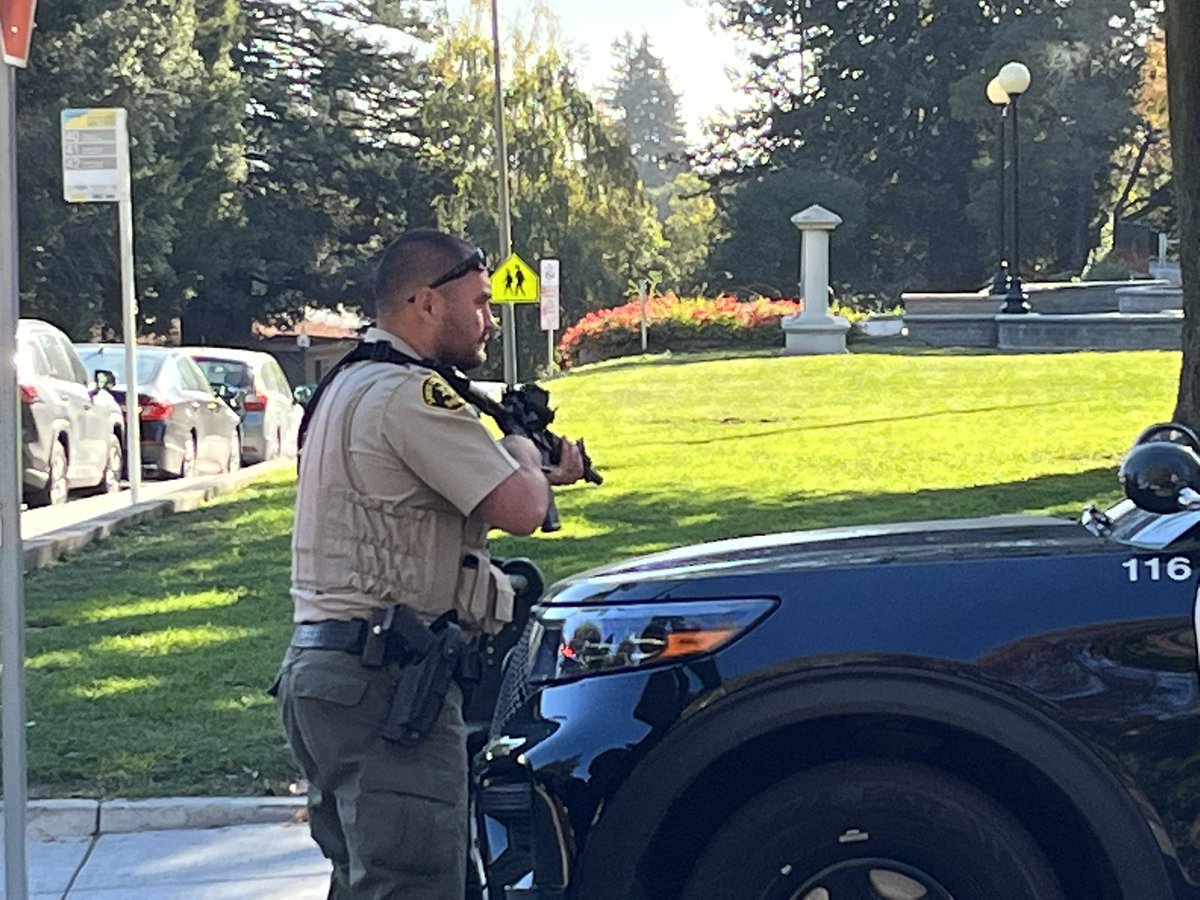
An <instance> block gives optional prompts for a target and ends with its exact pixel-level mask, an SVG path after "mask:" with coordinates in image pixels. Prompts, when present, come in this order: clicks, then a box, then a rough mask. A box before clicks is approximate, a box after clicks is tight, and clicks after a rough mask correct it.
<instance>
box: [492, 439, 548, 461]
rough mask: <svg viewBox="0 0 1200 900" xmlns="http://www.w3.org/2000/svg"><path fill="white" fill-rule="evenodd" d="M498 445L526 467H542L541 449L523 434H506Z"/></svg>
mask: <svg viewBox="0 0 1200 900" xmlns="http://www.w3.org/2000/svg"><path fill="white" fill-rule="evenodd" d="M500 446H501V447H503V448H504V449H505V450H507V451H508V453H509V455H510V456H511V457H512V458H513V459H515V460H516V461H517V462H518V463H520V464H521V465H522V466H525V467H526V468H530V469H540V468H541V467H542V451H541V450H539V449H538V446H537V444H535V443H534V442H533V441H531V440H530V439H529V438H527V437H525V435H523V434H506V435H505V436H504V437H502V438H501V439H500Z"/></svg>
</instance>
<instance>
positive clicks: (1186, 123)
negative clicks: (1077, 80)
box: [1166, 0, 1200, 428]
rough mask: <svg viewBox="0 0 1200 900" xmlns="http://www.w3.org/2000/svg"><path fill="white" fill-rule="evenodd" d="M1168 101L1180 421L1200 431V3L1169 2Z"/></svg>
mask: <svg viewBox="0 0 1200 900" xmlns="http://www.w3.org/2000/svg"><path fill="white" fill-rule="evenodd" d="M1166 23H1167V102H1168V104H1169V108H1170V114H1171V165H1172V169H1173V171H1174V184H1175V204H1176V206H1177V209H1178V214H1179V262H1180V266H1181V269H1182V271H1183V365H1182V367H1181V369H1180V372H1179V395H1178V399H1177V400H1176V403H1175V419H1176V420H1177V421H1180V422H1183V423H1185V424H1187V425H1190V426H1191V427H1192V428H1200V3H1197V2H1196V0H1167V16H1166Z"/></svg>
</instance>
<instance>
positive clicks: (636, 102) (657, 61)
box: [605, 32, 686, 208]
mask: <svg viewBox="0 0 1200 900" xmlns="http://www.w3.org/2000/svg"><path fill="white" fill-rule="evenodd" d="M605 99H606V103H607V105H608V107H609V108H610V109H611V110H612V111H613V112H614V113H616V115H617V120H618V121H619V122H620V124H621V127H622V128H623V129H624V131H625V136H626V139H627V140H628V141H629V147H630V149H631V150H632V151H633V160H634V165H635V166H636V167H637V173H638V176H639V177H640V178H641V179H642V184H644V185H645V186H646V187H647V188H649V189H650V190H651V191H654V190H656V189H657V188H661V187H663V186H664V185H666V184H667V183H668V182H669V181H671V179H673V178H674V177H675V176H676V175H678V174H679V173H680V172H683V171H685V169H686V165H685V160H684V153H685V150H686V148H685V144H684V132H683V123H682V121H681V120H680V118H679V95H678V94H676V93H675V90H674V89H673V88H672V87H671V79H670V77H669V76H668V75H667V70H666V66H664V65H663V61H662V58H661V57H659V56H658V55H657V54H655V52H654V51H653V50H652V49H651V47H650V38H649V37H648V36H647V35H646V33H645V32H643V33H642V36H641V37H640V38H638V39H635V38H634V37H633V36H632V35H631V34H630V33H629V32H626V33H625V35H624V36H623V37H622V38H621V39H620V40H617V41H615V42H613V70H612V83H611V86H610V88H609V90H608V96H607V97H606V98H605ZM663 206H664V208H665V203H664V204H663Z"/></svg>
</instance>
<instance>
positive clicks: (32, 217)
mask: <svg viewBox="0 0 1200 900" xmlns="http://www.w3.org/2000/svg"><path fill="white" fill-rule="evenodd" d="M238 28H239V23H238V16H237V10H236V7H234V6H232V5H230V4H226V3H219V2H215V0H203V2H201V3H200V4H199V5H197V3H196V2H194V0H174V2H168V0H138V2H132V0H130V2H98V0H84V2H61V3H54V4H43V5H42V8H41V9H39V10H38V35H37V39H36V45H37V61H36V66H35V67H33V68H31V69H30V70H29V71H28V72H23V73H21V76H20V78H19V79H18V126H17V129H18V133H17V153H18V161H19V166H18V171H19V179H20V183H19V203H20V213H19V214H20V220H21V283H22V298H21V305H22V314H23V315H29V316H39V317H43V318H47V319H50V320H51V321H54V322H56V323H57V324H59V325H60V326H61V327H63V328H64V329H65V330H67V331H68V332H69V333H70V334H72V335H73V336H75V337H77V338H81V337H86V336H87V334H88V329H89V326H91V325H100V326H107V327H109V328H111V329H114V330H117V331H119V329H120V325H121V317H120V265H119V259H118V242H117V211H116V209H115V206H114V204H77V205H68V204H67V203H65V202H64V201H63V199H62V176H61V173H60V162H59V160H60V154H59V144H60V139H59V135H58V130H59V114H60V113H61V111H62V110H63V109H65V108H70V107H112V106H118V107H124V108H125V109H127V110H128V113H129V130H130V157H131V172H132V181H133V206H134V234H135V251H136V253H135V262H136V279H137V287H138V298H139V306H140V312H141V323H140V327H141V328H142V329H143V330H146V331H158V332H164V331H166V330H168V329H169V327H170V320H171V318H173V317H176V316H179V315H180V314H181V312H182V311H183V309H184V308H185V306H186V305H187V304H188V303H189V302H190V301H191V300H192V299H193V298H194V297H195V296H196V295H197V293H198V291H199V289H200V287H201V286H202V285H203V284H204V283H205V282H206V280H207V279H208V278H210V277H211V276H212V274H213V273H214V272H216V271H220V270H221V269H222V268H223V267H224V265H225V264H226V263H227V262H228V257H227V256H226V253H227V251H228V246H229V245H228V242H227V240H226V239H225V238H226V235H227V233H228V231H229V228H230V225H231V223H235V222H236V221H237V220H238V217H239V214H240V213H239V207H238V196H237V192H238V181H239V178H240V176H241V159H242V148H241V144H240V142H241V131H240V120H241V113H240V109H239V103H240V95H239V93H238V87H237V81H236V79H235V78H234V77H232V75H231V73H230V69H229V57H228V51H229V47H230V46H231V42H232V41H233V40H234V38H235V37H236V35H237V33H238ZM200 248H204V249H203V251H201V249H200Z"/></svg>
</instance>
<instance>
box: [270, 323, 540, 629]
mask: <svg viewBox="0 0 1200 900" xmlns="http://www.w3.org/2000/svg"><path fill="white" fill-rule="evenodd" d="M364 340H366V341H383V340H388V341H390V342H391V343H392V345H393V346H394V347H395V348H396V349H397V350H399V351H401V352H403V353H406V354H408V355H410V356H413V357H417V356H419V354H417V353H415V352H413V350H412V348H411V347H409V346H408V345H406V344H405V343H404V342H403V341H401V340H400V339H398V338H396V337H395V336H393V335H391V334H390V333H388V332H386V331H383V330H381V329H378V328H372V329H370V330H369V331H368V332H367V333H366V335H365V336H364ZM518 468H519V465H518V463H517V462H516V461H515V460H514V459H513V458H512V457H511V456H510V455H509V454H508V453H507V452H506V451H505V450H504V449H503V448H502V447H501V446H500V445H499V443H497V441H496V440H495V439H494V438H493V437H492V435H491V434H490V433H489V432H488V431H487V429H486V428H485V427H484V425H483V423H482V422H481V421H480V420H479V415H478V413H477V412H476V410H475V409H474V407H472V406H470V405H469V404H467V403H466V402H465V401H463V399H462V398H461V397H460V396H459V395H458V394H457V393H456V392H455V391H454V389H453V388H451V387H450V386H449V385H448V384H447V383H446V382H445V380H444V379H442V377H441V376H439V375H438V374H436V373H435V372H432V371H430V370H428V369H425V368H423V367H419V366H415V365H412V366H398V365H394V364H392V363H385V362H361V363H355V364H353V365H351V366H348V367H347V368H346V369H345V370H344V371H342V372H341V373H339V375H338V376H337V377H336V378H335V379H334V381H333V383H332V384H331V385H330V386H329V387H328V389H326V391H325V392H324V395H323V396H322V398H321V403H320V405H319V406H318V408H317V410H316V411H315V412H314V414H313V420H312V422H311V423H310V426H309V429H308V433H307V437H306V443H305V446H304V450H303V452H302V454H301V462H300V476H299V483H298V485H297V489H296V518H295V527H294V530H293V537H292V592H291V593H292V600H293V602H294V605H295V616H294V619H295V621H296V622H313V621H320V620H322V619H349V618H355V617H364V616H366V615H367V613H368V612H369V611H370V610H371V609H373V608H375V607H378V606H381V605H383V604H384V603H385V602H386V601H385V600H384V597H383V595H384V594H385V593H388V594H390V595H391V597H392V599H393V600H394V601H396V602H403V603H407V604H409V605H411V606H412V607H413V608H415V609H417V610H418V611H419V612H421V613H422V614H423V615H424V617H425V618H426V620H427V621H428V620H432V618H434V617H436V616H437V615H438V614H440V613H441V612H445V611H446V610H448V609H451V608H452V607H453V605H454V596H455V590H456V584H457V582H458V579H459V577H460V566H461V564H462V559H463V553H464V551H465V550H469V549H470V548H471V545H472V544H477V545H480V546H484V545H486V534H487V527H488V526H487V523H486V522H484V521H483V520H482V518H481V517H479V516H478V515H472V513H473V511H474V510H475V508H476V507H477V506H478V505H479V503H480V502H481V501H482V500H483V499H484V498H485V497H486V496H487V495H488V494H490V493H491V492H492V490H494V489H495V488H496V487H497V486H498V485H499V484H500V483H501V482H502V481H504V479H506V478H507V477H508V476H509V475H511V474H512V473H513V472H514V471H516V470H517V469H518ZM485 569H486V566H485Z"/></svg>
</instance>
